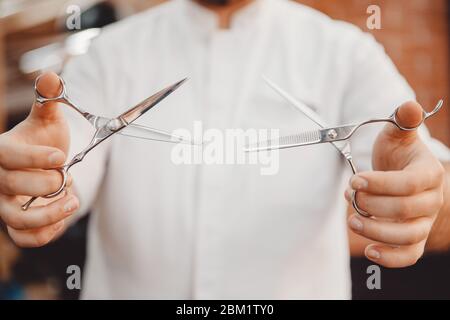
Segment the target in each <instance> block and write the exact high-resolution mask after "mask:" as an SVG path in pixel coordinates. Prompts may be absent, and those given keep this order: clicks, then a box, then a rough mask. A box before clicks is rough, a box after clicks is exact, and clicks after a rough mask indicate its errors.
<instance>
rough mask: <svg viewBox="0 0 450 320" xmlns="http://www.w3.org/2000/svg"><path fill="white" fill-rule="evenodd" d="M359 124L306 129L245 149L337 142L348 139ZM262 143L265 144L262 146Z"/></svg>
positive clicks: (275, 148)
mask: <svg viewBox="0 0 450 320" xmlns="http://www.w3.org/2000/svg"><path fill="white" fill-rule="evenodd" d="M356 128H357V126H355V125H348V126H340V127H334V128H324V129H320V130H311V131H304V132H302V133H299V134H293V135H289V136H283V137H280V138H279V139H275V140H266V141H263V142H260V143H259V145H252V146H248V147H247V148H246V149H245V151H247V152H253V151H269V150H277V149H288V148H295V147H301V146H308V145H312V144H319V143H328V142H337V141H342V140H347V139H348V138H349V137H350V136H351V135H352V134H353V132H354V131H355V129H356ZM260 144H262V145H263V146H260Z"/></svg>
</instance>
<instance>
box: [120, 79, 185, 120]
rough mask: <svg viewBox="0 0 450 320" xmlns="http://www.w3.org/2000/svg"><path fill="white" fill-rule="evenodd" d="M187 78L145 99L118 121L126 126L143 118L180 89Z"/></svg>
mask: <svg viewBox="0 0 450 320" xmlns="http://www.w3.org/2000/svg"><path fill="white" fill-rule="evenodd" d="M186 80H187V78H184V79H183V80H181V81H178V82H177V83H175V84H173V85H171V86H168V87H167V88H165V89H162V90H161V91H159V92H157V93H155V94H154V95H152V96H151V97H149V98H147V99H145V100H144V101H142V102H141V103H139V104H138V105H136V106H135V107H133V108H131V109H129V110H128V111H126V112H124V113H123V114H121V115H120V116H119V117H118V119H120V120H122V121H123V122H125V123H126V125H128V124H130V123H132V122H133V121H135V120H136V119H138V118H139V117H140V116H142V115H143V114H144V113H146V112H147V111H148V110H150V109H151V108H153V107H154V106H156V105H157V104H158V103H160V102H161V101H162V100H163V99H164V98H166V97H167V96H168V95H170V94H171V93H172V92H174V91H175V90H176V89H178V87H179V86H181V85H182V84H183V82H185V81H186Z"/></svg>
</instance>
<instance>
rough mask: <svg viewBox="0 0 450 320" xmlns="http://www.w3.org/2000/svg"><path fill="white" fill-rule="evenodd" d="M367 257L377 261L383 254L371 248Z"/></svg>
mask: <svg viewBox="0 0 450 320" xmlns="http://www.w3.org/2000/svg"><path fill="white" fill-rule="evenodd" d="M367 257H368V258H371V259H375V260H377V259H380V258H381V254H380V253H379V252H378V251H377V250H375V249H372V248H371V249H369V250H367Z"/></svg>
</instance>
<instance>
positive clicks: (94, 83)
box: [0, 0, 450, 299]
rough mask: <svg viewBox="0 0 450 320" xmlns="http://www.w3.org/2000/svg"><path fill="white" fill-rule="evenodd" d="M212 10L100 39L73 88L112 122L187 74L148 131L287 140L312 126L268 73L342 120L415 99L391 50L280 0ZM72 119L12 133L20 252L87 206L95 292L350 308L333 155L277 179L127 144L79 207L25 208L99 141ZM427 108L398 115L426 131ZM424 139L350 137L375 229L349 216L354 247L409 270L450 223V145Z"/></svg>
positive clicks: (239, 0)
mask: <svg viewBox="0 0 450 320" xmlns="http://www.w3.org/2000/svg"><path fill="white" fill-rule="evenodd" d="M217 2H218V1H199V2H194V1H171V2H168V3H166V4H163V5H161V6H159V7H157V8H155V9H152V10H150V11H148V12H145V13H143V14H140V15H138V16H135V17H132V18H131V19H128V20H125V21H123V22H120V23H118V24H116V25H113V26H111V27H108V28H106V29H105V30H104V32H103V34H102V36H101V37H100V38H99V39H98V40H97V41H96V42H95V44H94V45H93V47H92V48H91V50H90V52H89V54H87V55H85V56H83V57H81V58H79V59H75V60H73V61H72V62H71V63H70V64H69V65H68V66H67V67H66V69H65V72H64V75H63V77H64V79H65V80H66V82H67V87H68V89H69V94H70V95H71V96H72V97H73V98H74V99H75V101H76V102H77V104H79V105H80V106H83V108H86V109H88V110H90V111H91V112H93V113H97V114H102V115H105V116H108V117H113V116H116V115H117V114H120V113H121V112H122V111H123V110H124V109H125V108H127V107H129V106H131V105H134V104H135V103H136V102H138V101H140V100H142V98H144V97H146V96H148V95H149V94H150V93H152V92H155V91H156V90H157V89H160V88H161V87H163V86H165V85H167V84H169V83H172V82H174V81H176V80H178V79H180V78H182V77H184V76H189V77H190V81H189V82H188V84H186V85H185V86H183V87H182V88H180V89H179V90H178V91H177V92H176V93H175V94H173V95H171V96H170V97H169V98H167V99H166V100H165V101H164V102H163V103H161V105H160V106H158V108H156V109H154V110H152V111H151V112H150V114H149V115H148V116H146V117H145V119H142V123H145V124H148V125H152V126H154V127H158V128H161V129H166V130H172V129H176V128H188V129H192V127H193V123H194V121H196V120H201V121H202V123H203V126H204V128H205V129H210V128H215V129H221V130H222V129H227V128H243V129H247V128H279V129H280V130H281V133H284V132H296V131H298V130H304V129H308V128H314V125H313V124H312V123H311V122H310V121H309V120H308V119H305V117H303V116H302V115H301V114H299V113H296V112H295V111H293V110H292V109H290V108H288V107H286V105H285V103H284V101H283V100H282V99H281V98H279V97H278V96H277V95H276V94H275V93H273V92H272V91H271V90H270V89H269V88H267V86H266V85H265V84H264V83H263V81H261V79H260V75H261V74H266V75H268V76H269V77H271V78H272V79H274V80H276V81H277V82H278V83H280V84H282V86H283V87H284V88H286V89H287V90H288V91H290V92H293V93H295V94H296V96H297V97H298V98H299V99H302V100H306V101H308V102H310V103H311V104H312V105H313V106H314V107H315V108H316V111H317V112H318V113H319V114H320V115H321V116H322V117H323V118H324V119H325V120H326V121H327V122H328V123H330V124H340V123H348V122H352V121H355V120H360V119H365V118H371V117H375V116H385V115H388V114H390V113H391V112H392V111H393V109H394V108H395V107H396V106H399V105H401V104H402V103H405V101H408V100H413V99H414V94H413V92H412V91H411V89H410V88H409V86H408V85H407V83H406V81H405V80H404V79H403V78H402V77H401V76H400V75H399V74H398V72H397V71H396V69H395V67H394V66H393V64H392V63H391V62H390V60H389V59H388V58H387V56H386V55H385V53H384V51H383V50H382V48H381V47H380V46H379V45H378V44H377V43H376V42H375V41H374V40H373V39H372V38H371V37H370V36H368V35H365V34H363V33H362V32H360V31H359V30H358V29H356V28H355V27H353V26H351V25H349V24H346V23H342V22H336V21H332V20H330V19H329V18H328V17H326V16H324V15H322V14H320V13H318V12H316V11H314V10H312V9H310V8H307V7H304V6H301V5H298V4H295V3H294V2H290V1H284V0H273V1H267V0H262V1H256V0H255V1H245V0H236V1H220V2H221V3H217ZM58 84H59V81H58V78H57V77H56V76H55V75H52V74H47V75H45V76H44V77H43V78H41V81H40V82H39V90H40V92H42V93H44V94H45V95H47V96H54V95H55V94H57V92H58V90H59V85H58ZM62 109H63V108H62V107H57V106H56V105H45V106H44V107H39V106H36V105H35V106H33V108H32V111H31V114H30V116H29V117H28V118H27V119H26V120H25V121H24V122H22V123H21V124H19V125H18V126H17V127H16V128H14V129H12V130H11V131H10V132H8V133H5V134H4V135H2V136H1V137H0V145H1V148H0V150H1V151H0V164H1V168H2V169H1V175H2V179H1V180H0V181H1V182H0V189H1V191H2V196H1V201H0V213H1V217H2V219H3V220H4V221H5V223H6V224H7V225H8V231H9V234H10V236H11V237H12V239H13V240H14V241H15V242H16V243H17V244H19V245H22V246H40V245H44V244H46V243H47V242H49V241H51V240H52V239H54V238H55V237H56V236H57V235H58V234H60V233H61V232H62V231H61V230H63V229H64V225H65V224H66V223H67V220H68V219H69V217H70V216H74V213H76V212H77V214H76V215H75V216H76V217H79V216H80V215H81V214H83V213H84V212H86V210H87V208H92V215H91V218H90V226H89V233H88V237H89V239H88V257H87V265H86V273H85V275H84V279H83V297H84V298H163V299H164V298H203V299H215V298H224V299H227V298H252V299H258V298H295V299H301V298H307V299H312V298H338V299H345V298H349V296H350V281H349V278H350V275H349V252H348V239H347V233H346V229H347V228H346V217H345V205H346V203H345V200H344V197H343V196H342V193H343V191H344V189H345V188H344V185H345V184H346V183H347V181H348V178H349V174H348V173H349V168H348V167H346V164H345V163H344V162H343V161H342V158H341V157H340V155H339V154H337V153H336V151H335V150H334V149H333V148H332V147H330V146H329V145H319V146H313V147H305V148H297V149H292V150H288V151H282V152H280V153H279V157H280V159H279V161H280V163H279V172H278V173H277V174H276V175H272V176H262V175H260V171H259V170H258V169H259V168H258V166H255V165H227V166H226V165H206V164H202V165H175V164H174V163H172V162H171V161H170V159H171V157H170V154H171V150H172V146H171V145H169V144H163V143H149V142H145V141H141V140H136V139H130V138H126V137H119V136H116V137H114V138H112V139H110V141H108V143H105V144H104V145H102V146H101V148H100V149H99V150H95V151H93V152H92V153H90V154H89V156H88V157H86V159H85V160H84V161H83V163H82V164H80V165H78V166H76V167H74V168H73V171H72V175H73V185H74V187H73V188H69V190H68V192H67V195H65V196H64V197H62V198H60V199H57V200H55V199H46V200H42V199H41V203H40V205H39V206H35V207H32V208H30V209H29V211H27V212H25V213H24V212H22V211H21V210H20V205H21V204H22V203H23V202H24V200H26V199H27V198H28V197H25V196H24V195H26V196H32V195H45V194H48V193H50V192H52V191H54V190H56V189H57V188H58V186H59V183H60V177H59V175H58V173H56V172H54V171H52V170H42V169H50V168H54V167H57V166H59V165H61V164H63V163H64V160H65V159H66V154H67V153H68V149H69V146H70V148H71V150H73V151H72V152H71V153H73V152H75V151H79V150H82V148H83V147H84V146H85V145H86V144H87V143H88V140H89V137H90V135H91V131H90V130H89V125H88V124H86V123H85V122H83V121H84V120H77V119H78V117H76V116H73V115H72V114H71V113H70V112H68V113H67V114H66V115H65V116H64V115H63V114H62ZM64 109H66V108H64ZM421 110H422V109H421V107H420V106H419V105H418V104H417V103H415V102H408V103H405V104H403V106H402V108H401V110H400V112H399V120H400V122H401V123H402V125H403V126H406V127H413V126H415V125H416V124H418V123H419V122H420V120H421ZM65 119H68V122H66V120H65ZM68 123H69V124H70V125H68ZM69 126H70V128H71V135H70V138H69V129H68V127H69ZM421 130H422V132H421V133H420V138H419V135H418V134H417V133H416V132H415V131H414V132H402V131H399V130H398V129H396V128H394V127H393V126H391V125H387V126H386V127H385V128H384V129H382V128H380V127H377V126H374V127H372V128H368V129H364V130H361V132H359V133H358V134H357V135H356V136H355V138H354V139H353V140H352V146H353V152H354V157H355V161H357V165H358V167H359V169H360V170H361V173H360V174H358V175H356V176H354V177H352V179H351V181H350V188H352V189H354V190H358V191H359V193H358V204H359V206H360V207H361V208H362V209H363V210H365V211H367V212H369V213H370V214H372V215H373V216H374V217H375V218H363V217H360V216H358V215H356V214H355V215H352V216H351V217H350V219H349V226H350V227H351V229H353V230H355V231H356V232H357V233H358V234H359V235H360V236H361V237H360V238H359V240H358V241H357V242H355V243H354V244H355V245H360V246H361V245H363V246H364V248H365V254H366V256H367V257H368V258H369V259H371V260H373V261H374V262H375V263H378V264H381V265H385V266H388V267H405V266H409V265H411V264H414V263H415V262H416V261H417V259H419V258H420V256H421V255H422V254H423V252H424V247H425V244H426V242H427V239H429V238H430V237H429V236H430V231H431V230H432V226H433V223H434V225H435V230H437V231H436V232H438V234H439V235H443V234H444V235H445V234H446V232H439V230H448V228H449V225H448V221H447V220H448V216H449V214H450V212H449V204H448V202H449V199H450V197H449V196H448V194H449V193H448V192H449V186H448V175H447V176H446V172H448V168H447V171H445V170H444V168H443V165H442V164H441V162H440V161H439V159H438V156H439V157H441V158H442V160H448V150H447V149H445V148H444V147H443V146H442V145H440V144H439V143H438V142H436V141H434V140H432V139H431V138H430V137H429V135H428V134H427V131H426V130H425V129H424V128H423V127H422V129H421ZM375 137H377V138H376V142H375V143H374V140H375ZM431 149H432V150H431ZM445 157H447V158H445ZM370 159H372V163H373V169H374V171H370ZM349 192H350V191H347V197H348V194H349ZM18 195H21V196H18ZM444 198H445V203H444ZM78 199H79V200H78ZM80 205H81V208H79V207H80ZM431 234H433V233H431ZM363 238H364V239H366V240H361V239H363ZM447 238H448V237H443V238H440V237H438V238H436V239H439V240H436V243H434V244H430V245H435V246H438V245H447V243H448V239H447ZM355 239H356V238H355ZM433 239H435V238H433ZM364 241H366V242H364Z"/></svg>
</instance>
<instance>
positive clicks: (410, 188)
mask: <svg viewBox="0 0 450 320" xmlns="http://www.w3.org/2000/svg"><path fill="white" fill-rule="evenodd" d="M405 191H406V193H407V194H416V193H417V192H418V191H419V186H418V184H417V183H415V181H414V180H412V179H411V180H408V182H407V183H406V186H405Z"/></svg>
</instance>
